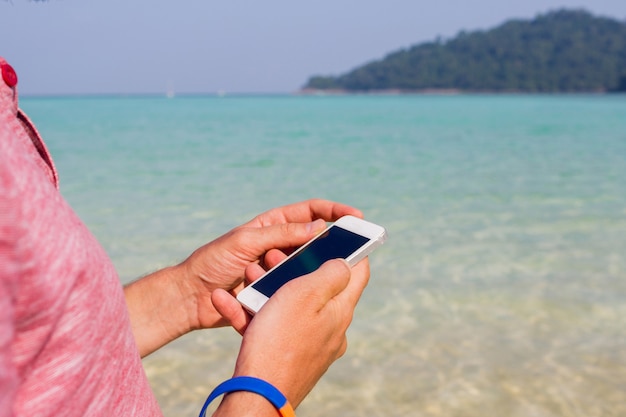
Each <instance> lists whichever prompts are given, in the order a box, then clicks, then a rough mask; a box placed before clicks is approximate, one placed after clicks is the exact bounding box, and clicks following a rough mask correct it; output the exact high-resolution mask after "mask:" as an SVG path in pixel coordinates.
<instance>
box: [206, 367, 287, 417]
mask: <svg viewBox="0 0 626 417" xmlns="http://www.w3.org/2000/svg"><path fill="white" fill-rule="evenodd" d="M234 391H249V392H254V393H255V394H259V395H261V396H263V397H265V398H266V399H267V400H268V401H269V402H270V403H272V405H273V406H274V407H276V409H277V410H278V412H279V413H280V415H281V416H282V417H296V413H295V412H294V410H293V407H292V406H291V404H290V403H289V401H287V398H286V397H285V396H284V395H283V394H282V393H281V392H280V391H279V390H278V389H277V388H276V387H274V386H273V385H272V384H270V383H269V382H266V381H263V380H262V379H259V378H255V377H252V376H236V377H234V378H231V379H228V380H226V381H224V382H222V383H221V384H219V385H218V386H217V387H215V389H214V390H213V391H212V392H211V394H209V397H208V398H207V399H206V401H205V402H204V406H203V407H202V410H200V417H205V415H206V410H207V408H208V407H209V404H211V402H212V401H213V400H214V399H216V398H217V397H219V396H220V395H222V394H226V393H229V392H234Z"/></svg>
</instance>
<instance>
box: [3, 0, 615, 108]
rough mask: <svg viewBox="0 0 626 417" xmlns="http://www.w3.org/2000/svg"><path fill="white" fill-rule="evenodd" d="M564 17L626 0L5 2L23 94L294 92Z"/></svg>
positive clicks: (8, 50) (6, 47)
mask: <svg viewBox="0 0 626 417" xmlns="http://www.w3.org/2000/svg"><path fill="white" fill-rule="evenodd" d="M560 8H570V9H581V8H582V9H585V10H587V11H589V12H591V13H593V14H595V15H601V16H606V17H612V18H616V19H618V20H621V21H626V0H573V1H570V0H525V1H516V2H512V1H502V0H474V1H469V0H441V1H438V2H435V1H432V0H431V1H428V2H426V1H423V0H385V1H382V0H379V1H371V0H332V1H331V0H316V1H315V2H307V3H300V2H296V1H293V0H291V1H288V0H266V1H248V2H244V1H241V0H170V1H166V0H131V1H128V0H102V1H95V0H48V1H46V2H39V1H32V0H0V56H2V57H4V58H5V59H6V60H7V61H9V63H10V64H11V65H12V66H13V68H14V69H15V70H16V72H17V74H18V76H19V86H18V88H19V92H20V94H21V95H66V94H67V95H71V94H144V93H149V94H165V93H166V92H167V91H168V90H172V91H174V92H176V93H177V94H179V93H198V94H207V93H208V94H213V93H216V92H223V93H255V94H256V93H290V92H295V91H297V90H298V89H300V88H301V87H302V86H303V85H304V84H305V83H306V81H307V80H308V79H309V77H311V76H312V75H339V74H343V73H345V72H347V71H349V70H351V69H353V68H355V67H358V66H360V65H362V64H364V63H366V62H369V61H372V60H376V59H380V58H383V57H384V56H385V55H387V54H388V53H390V52H393V51H396V50H398V49H401V48H406V47H409V46H412V45H415V44H419V43H422V42H426V41H431V40H434V39H435V38H437V37H441V38H443V39H449V38H452V37H454V36H455V35H456V34H457V33H458V32H459V31H461V30H466V31H472V30H479V29H481V30H487V29H490V28H493V27H495V26H498V25H499V24H501V23H503V22H505V21H506V20H509V19H513V18H516V19H532V18H534V17H535V16H537V15H538V14H541V13H546V12H548V11H551V10H555V9H560Z"/></svg>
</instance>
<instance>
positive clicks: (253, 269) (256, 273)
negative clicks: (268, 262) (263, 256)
mask: <svg viewBox="0 0 626 417" xmlns="http://www.w3.org/2000/svg"><path fill="white" fill-rule="evenodd" d="M265 272H266V271H265V269H263V267H262V266H261V265H259V264H257V263H253V264H250V265H248V266H247V267H246V270H245V284H246V285H250V284H252V283H253V282H254V281H256V280H257V279H259V278H261V276H262V275H263V274H264V273H265Z"/></svg>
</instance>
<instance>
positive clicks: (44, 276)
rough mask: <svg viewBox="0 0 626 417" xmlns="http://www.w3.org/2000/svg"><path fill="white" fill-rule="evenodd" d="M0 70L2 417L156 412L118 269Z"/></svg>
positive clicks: (0, 65) (5, 72) (8, 70)
mask: <svg viewBox="0 0 626 417" xmlns="http://www.w3.org/2000/svg"><path fill="white" fill-rule="evenodd" d="M0 69H1V70H2V77H0V417H6V416H37V417H44V416H63V417H71V416H108V417H113V416H160V415H161V412H160V411H159V408H158V405H157V403H156V400H155V398H154V395H153V394H152V391H151V390H150V387H149V384H148V381H147V378H146V375H145V373H144V370H143V367H142V364H141V359H140V357H139V354H138V351H137V347H136V345H135V342H134V338H133V335H132V332H131V328H130V321H129V318H128V311H127V309H126V304H125V300H124V294H123V290H122V287H121V284H120V281H119V278H118V276H117V273H116V272H115V270H114V268H113V265H112V264H111V261H110V260H109V258H108V256H107V254H106V253H105V251H104V250H103V249H102V247H101V246H100V245H99V244H98V242H97V241H96V239H95V238H94V237H93V236H92V235H91V233H90V232H89V231H88V230H87V228H86V227H85V225H84V224H83V223H82V222H81V221H80V219H78V217H77V216H76V214H75V213H74V212H73V211H72V209H71V208H70V207H69V205H68V204H67V202H66V201H65V200H64V199H63V197H62V196H61V194H60V193H59V190H58V181H57V173H56V171H55V169H54V165H53V163H52V159H51V158H50V155H49V154H48V151H47V149H46V147H45V145H44V143H43V141H42V140H41V138H40V137H39V134H38V133H37V131H36V130H35V128H34V127H33V125H32V124H31V123H30V121H29V120H28V118H27V117H26V116H25V115H24V113H22V112H21V110H19V109H18V101H17V87H16V86H15V85H11V84H14V82H13V81H16V78H15V77H13V75H12V74H11V72H12V69H11V68H10V67H9V66H8V65H7V64H6V62H5V61H4V60H3V59H2V58H0Z"/></svg>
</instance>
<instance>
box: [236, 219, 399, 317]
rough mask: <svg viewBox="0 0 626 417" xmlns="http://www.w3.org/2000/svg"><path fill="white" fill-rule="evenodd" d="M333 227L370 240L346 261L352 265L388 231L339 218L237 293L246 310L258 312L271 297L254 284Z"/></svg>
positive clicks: (362, 257)
mask: <svg viewBox="0 0 626 417" xmlns="http://www.w3.org/2000/svg"><path fill="white" fill-rule="evenodd" d="M331 227H340V228H342V229H345V230H348V231H350V232H353V233H356V234H358V235H361V236H363V237H366V238H367V239H368V241H367V242H366V243H365V244H364V245H362V246H361V247H360V248H358V249H357V250H356V251H354V252H352V254H350V255H349V256H348V257H347V258H346V261H347V262H348V264H349V265H350V266H351V267H352V266H354V265H356V264H357V263H359V262H360V261H361V260H362V259H364V258H365V257H366V256H367V255H369V254H370V253H371V252H372V251H373V250H374V249H375V248H376V247H378V246H380V245H381V244H383V242H384V241H385V240H386V239H387V232H386V230H385V228H384V227H382V226H379V225H377V224H374V223H371V222H368V221H367V220H363V219H359V218H358V217H354V216H344V217H341V218H340V219H338V220H337V221H336V222H334V223H333V224H331V225H329V226H328V227H327V228H326V229H324V231H322V232H321V233H320V234H318V235H317V236H315V237H314V238H313V239H311V240H309V241H308V242H307V243H305V244H304V245H302V246H301V247H300V248H298V249H297V250H296V251H294V252H293V253H292V254H291V255H289V256H288V257H287V258H285V259H284V260H283V261H282V262H280V263H279V264H278V265H276V266H274V267H273V268H272V269H270V270H269V271H267V272H266V273H265V274H263V276H261V277H260V278H259V279H257V280H256V281H254V282H253V283H252V284H250V285H248V286H247V287H246V288H244V289H243V290H241V292H240V293H239V294H238V295H237V300H238V301H239V302H240V303H241V305H243V306H244V308H245V309H246V310H248V311H249V312H250V313H251V314H256V313H257V312H258V311H259V310H260V309H261V307H263V305H264V304H265V303H266V302H267V300H268V299H269V298H268V297H267V296H266V295H265V294H262V293H260V292H259V291H257V290H256V289H255V288H253V287H252V285H253V284H254V283H256V282H258V281H259V280H261V279H263V278H265V276H266V275H267V274H269V273H270V272H271V271H273V270H274V269H276V268H278V267H280V266H281V265H282V264H284V263H285V262H287V261H288V260H289V259H291V258H292V257H293V256H295V255H296V254H298V253H299V252H301V251H302V250H304V249H305V248H306V247H307V246H308V245H309V244H310V243H311V242H313V241H314V240H316V239H317V238H319V237H320V236H321V235H323V234H324V233H325V232H326V231H327V230H328V229H330V228H331Z"/></svg>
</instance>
